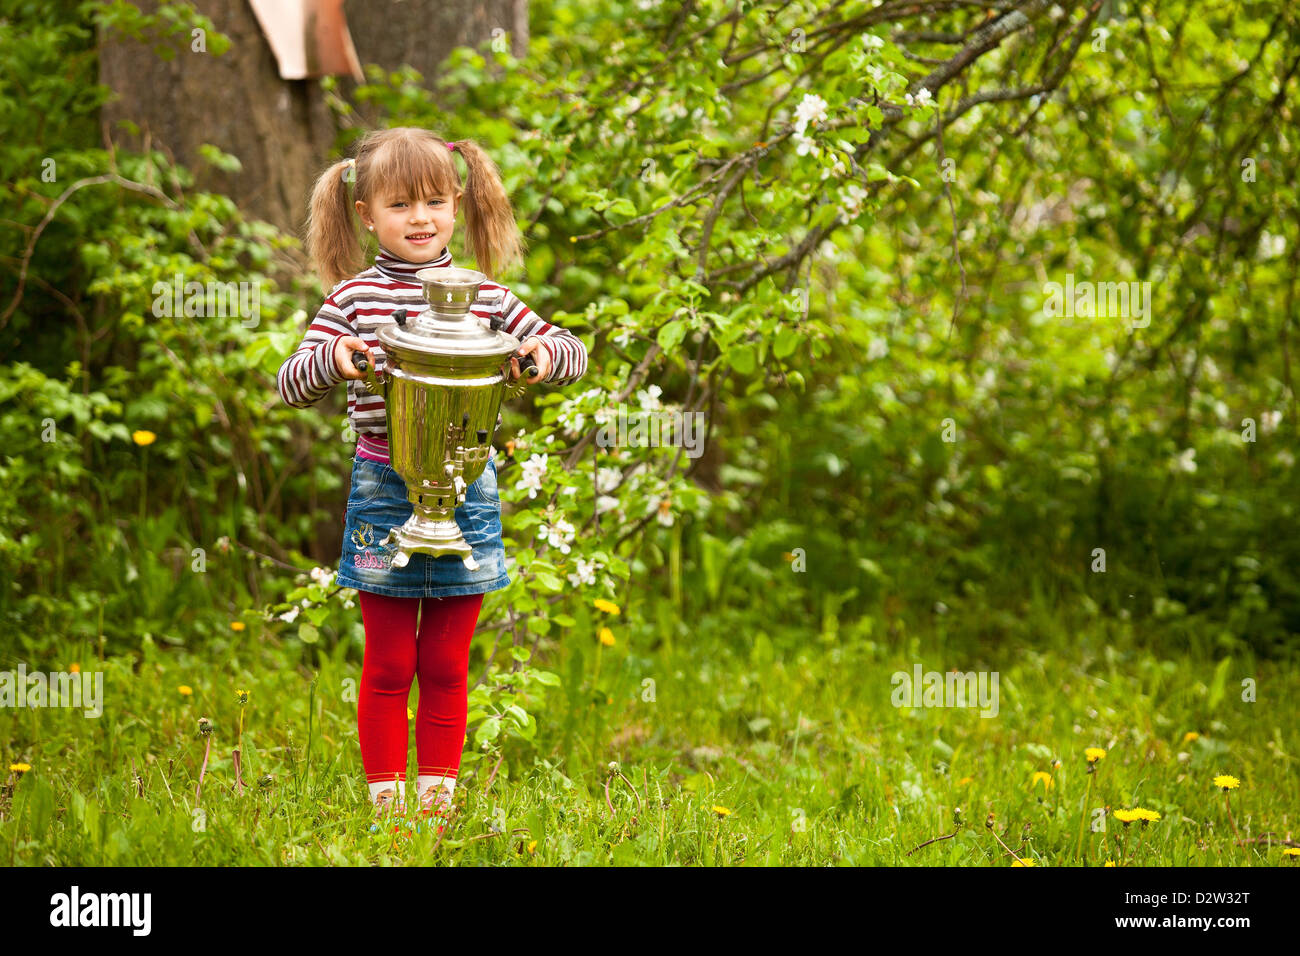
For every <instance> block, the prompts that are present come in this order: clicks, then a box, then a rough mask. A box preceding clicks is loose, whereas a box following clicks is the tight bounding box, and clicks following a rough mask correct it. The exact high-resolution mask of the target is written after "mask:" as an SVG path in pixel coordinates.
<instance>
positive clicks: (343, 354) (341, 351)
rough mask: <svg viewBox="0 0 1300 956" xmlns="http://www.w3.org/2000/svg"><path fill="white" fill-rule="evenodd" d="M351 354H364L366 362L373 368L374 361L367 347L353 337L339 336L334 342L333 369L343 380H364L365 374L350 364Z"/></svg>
mask: <svg viewBox="0 0 1300 956" xmlns="http://www.w3.org/2000/svg"><path fill="white" fill-rule="evenodd" d="M353 352H365V353H366V361H367V362H369V363H370V367H371V368H374V367H375V359H374V356H372V355H371V354H370V349H369V347H368V346H367V345H366V343H365V342H363V341H362V340H361V339H359V338H357V337H356V336H355V335H340V336H339V337H338V338H337V339H336V340H335V341H334V367H335V368H337V369H338V370H339V374H340V375H342V376H343V377H344V378H365V377H366V374H365V372H362V371H359V370H358V369H357V367H356V366H355V365H353V364H352V353H353Z"/></svg>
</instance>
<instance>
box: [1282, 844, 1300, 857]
mask: <svg viewBox="0 0 1300 956" xmlns="http://www.w3.org/2000/svg"><path fill="white" fill-rule="evenodd" d="M1282 855H1283V856H1285V857H1289V858H1291V859H1292V860H1294V859H1295V858H1296V857H1300V847H1295V846H1289V847H1286V848H1285V849H1284V850H1283V851H1282Z"/></svg>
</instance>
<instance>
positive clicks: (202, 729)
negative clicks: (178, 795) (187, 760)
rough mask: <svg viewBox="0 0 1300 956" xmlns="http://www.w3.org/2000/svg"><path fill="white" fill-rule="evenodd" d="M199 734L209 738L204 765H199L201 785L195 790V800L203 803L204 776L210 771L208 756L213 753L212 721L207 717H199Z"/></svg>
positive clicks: (204, 749) (204, 750)
mask: <svg viewBox="0 0 1300 956" xmlns="http://www.w3.org/2000/svg"><path fill="white" fill-rule="evenodd" d="M199 734H200V736H202V737H203V738H204V739H206V740H207V744H206V746H204V748H203V765H202V766H201V767H199V785H198V789H196V790H195V791H194V802H195V803H196V804H198V803H201V802H202V800H203V776H204V774H206V773H207V772H208V757H209V756H210V755H211V753H212V721H210V720H208V718H206V717H200V718H199Z"/></svg>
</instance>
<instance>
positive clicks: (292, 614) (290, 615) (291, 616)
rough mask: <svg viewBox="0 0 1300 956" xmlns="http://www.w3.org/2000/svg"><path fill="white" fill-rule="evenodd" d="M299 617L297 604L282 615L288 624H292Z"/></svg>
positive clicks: (281, 618)
mask: <svg viewBox="0 0 1300 956" xmlns="http://www.w3.org/2000/svg"><path fill="white" fill-rule="evenodd" d="M297 618H298V605H296V604H295V605H294V606H293V607H291V608H289V610H287V611H285V612H284V613H283V614H281V615H280V620H282V621H284V622H285V623H287V624H292V623H293V622H294V621H295V620H297Z"/></svg>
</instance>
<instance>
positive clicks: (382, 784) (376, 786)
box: [370, 777, 406, 807]
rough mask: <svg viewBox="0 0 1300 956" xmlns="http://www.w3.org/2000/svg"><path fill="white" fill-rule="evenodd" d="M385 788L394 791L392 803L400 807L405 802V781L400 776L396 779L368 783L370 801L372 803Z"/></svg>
mask: <svg viewBox="0 0 1300 956" xmlns="http://www.w3.org/2000/svg"><path fill="white" fill-rule="evenodd" d="M385 790H392V791H393V792H394V793H395V796H394V798H393V804H394V806H396V807H401V806H403V805H404V804H405V803H406V781H405V780H403V779H401V778H400V777H399V778H398V779H397V780H378V781H376V782H374V783H372V784H371V785H370V802H371V803H374V802H375V798H376V797H378V796H379V795H380V794H381V793H383V792H384V791H385Z"/></svg>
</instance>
